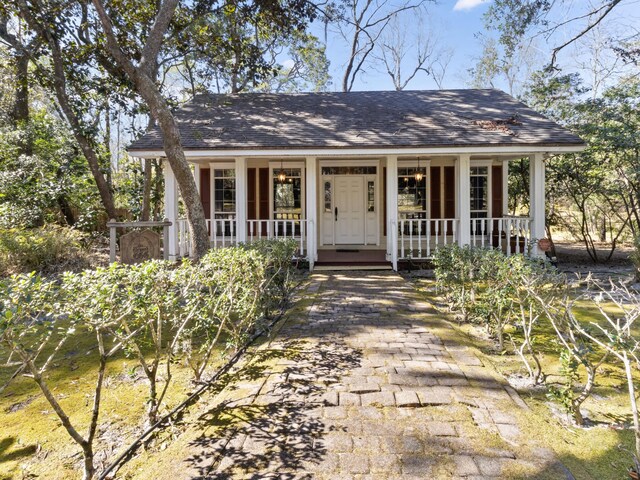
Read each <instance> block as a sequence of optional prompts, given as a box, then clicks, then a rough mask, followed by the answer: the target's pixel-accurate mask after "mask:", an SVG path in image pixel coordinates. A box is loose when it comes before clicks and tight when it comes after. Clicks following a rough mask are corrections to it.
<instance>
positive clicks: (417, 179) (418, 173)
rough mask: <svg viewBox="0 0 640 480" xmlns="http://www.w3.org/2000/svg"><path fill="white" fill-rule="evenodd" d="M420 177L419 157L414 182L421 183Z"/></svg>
mask: <svg viewBox="0 0 640 480" xmlns="http://www.w3.org/2000/svg"><path fill="white" fill-rule="evenodd" d="M422 177H423V175H422V170H420V157H418V169H417V170H416V174H415V176H414V178H415V179H416V182H418V183H420V182H421V181H422Z"/></svg>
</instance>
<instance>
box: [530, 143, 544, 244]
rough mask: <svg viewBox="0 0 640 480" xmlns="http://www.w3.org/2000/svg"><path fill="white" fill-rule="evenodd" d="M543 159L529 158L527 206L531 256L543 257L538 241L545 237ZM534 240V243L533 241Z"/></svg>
mask: <svg viewBox="0 0 640 480" xmlns="http://www.w3.org/2000/svg"><path fill="white" fill-rule="evenodd" d="M544 174H545V172H544V157H543V155H542V154H541V153H536V154H535V155H532V156H530V157H529V205H530V214H529V217H531V232H530V236H531V239H530V240H531V255H532V256H536V257H544V255H545V254H544V252H543V251H542V250H540V249H539V248H538V242H537V241H538V240H540V239H541V238H544V237H545V224H544V223H545V205H544V204H545V198H544V194H545V192H544V181H545V178H544V177H545V175H544ZM534 240H535V241H534Z"/></svg>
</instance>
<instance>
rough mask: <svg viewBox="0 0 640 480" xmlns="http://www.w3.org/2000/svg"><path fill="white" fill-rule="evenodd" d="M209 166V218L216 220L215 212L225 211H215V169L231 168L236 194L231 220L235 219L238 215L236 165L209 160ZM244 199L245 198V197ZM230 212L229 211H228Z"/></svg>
mask: <svg viewBox="0 0 640 480" xmlns="http://www.w3.org/2000/svg"><path fill="white" fill-rule="evenodd" d="M209 168H210V169H211V170H210V172H211V173H210V174H209V184H210V187H211V193H210V197H211V220H212V221H213V220H216V213H222V214H224V213H225V212H216V183H215V179H216V174H215V171H216V170H233V175H234V176H233V178H234V179H235V181H236V189H235V190H236V195H235V207H236V208H235V210H234V212H233V216H232V217H231V218H232V219H233V220H235V219H236V217H237V215H238V184H237V182H238V174H237V172H236V165H235V163H234V162H211V163H209ZM223 178H230V177H223ZM245 201H246V199H245ZM228 213H231V212H228Z"/></svg>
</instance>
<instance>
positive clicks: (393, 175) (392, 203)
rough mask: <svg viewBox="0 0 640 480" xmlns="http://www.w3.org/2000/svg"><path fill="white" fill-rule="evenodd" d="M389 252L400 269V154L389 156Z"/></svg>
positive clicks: (396, 267)
mask: <svg viewBox="0 0 640 480" xmlns="http://www.w3.org/2000/svg"><path fill="white" fill-rule="evenodd" d="M386 208H387V254H388V257H389V260H391V265H392V266H393V269H394V270H396V271H397V270H398V156H397V155H389V156H388V157H387V205H386Z"/></svg>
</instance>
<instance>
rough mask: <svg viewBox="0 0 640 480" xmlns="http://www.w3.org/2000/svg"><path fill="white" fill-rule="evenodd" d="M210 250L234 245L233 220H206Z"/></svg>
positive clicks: (234, 228)
mask: <svg viewBox="0 0 640 480" xmlns="http://www.w3.org/2000/svg"><path fill="white" fill-rule="evenodd" d="M207 230H208V231H209V242H210V243H211V248H221V247H230V246H231V245H235V244H236V243H237V242H236V237H237V230H236V219H235V218H214V219H209V220H207Z"/></svg>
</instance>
